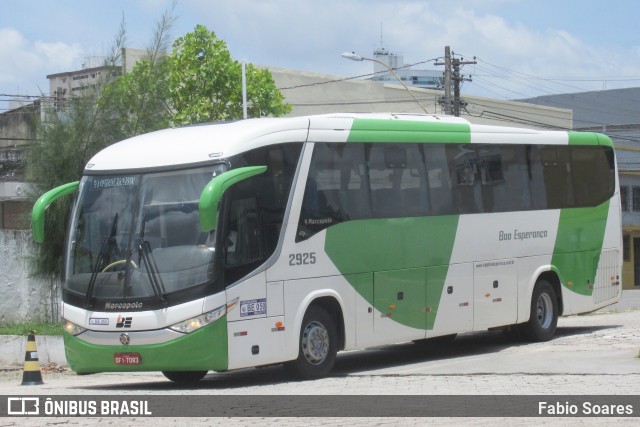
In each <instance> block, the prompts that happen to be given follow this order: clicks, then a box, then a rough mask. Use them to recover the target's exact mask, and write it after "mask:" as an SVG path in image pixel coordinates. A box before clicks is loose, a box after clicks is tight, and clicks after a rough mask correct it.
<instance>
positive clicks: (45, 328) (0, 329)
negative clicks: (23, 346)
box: [0, 322, 62, 335]
mask: <svg viewBox="0 0 640 427" xmlns="http://www.w3.org/2000/svg"><path fill="white" fill-rule="evenodd" d="M29 331H35V333H36V335H62V325H61V324H60V323H47V322H15V323H3V324H0V335H29Z"/></svg>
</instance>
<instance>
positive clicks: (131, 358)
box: [113, 353, 142, 365]
mask: <svg viewBox="0 0 640 427" xmlns="http://www.w3.org/2000/svg"><path fill="white" fill-rule="evenodd" d="M113 362H114V363H115V364H116V365H139V364H140V363H142V357H141V356H140V353H114V355H113Z"/></svg>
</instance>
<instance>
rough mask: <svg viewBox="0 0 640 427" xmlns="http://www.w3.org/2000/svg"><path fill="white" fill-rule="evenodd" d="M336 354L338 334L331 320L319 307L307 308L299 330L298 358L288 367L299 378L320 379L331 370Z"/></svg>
mask: <svg viewBox="0 0 640 427" xmlns="http://www.w3.org/2000/svg"><path fill="white" fill-rule="evenodd" d="M337 352H338V333H337V332H336V326H335V322H334V321H333V318H332V317H331V316H330V315H329V314H328V313H327V312H326V311H325V310H324V309H322V308H320V307H317V306H311V307H309V309H308V310H307V312H306V313H305V315H304V319H303V320H302V326H301V328H300V338H299V341H298V358H297V359H296V360H294V361H292V362H290V363H289V367H290V368H291V369H292V370H293V371H294V373H295V374H297V375H298V376H299V377H301V378H304V379H311V378H320V377H323V376H325V375H327V374H328V373H329V372H331V369H333V365H334V364H335V361H336V353H337Z"/></svg>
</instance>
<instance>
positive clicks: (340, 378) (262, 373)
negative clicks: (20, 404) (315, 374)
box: [0, 291, 640, 426]
mask: <svg viewBox="0 0 640 427" xmlns="http://www.w3.org/2000/svg"><path fill="white" fill-rule="evenodd" d="M629 296H630V295H625V301H623V303H621V304H619V305H618V306H617V307H612V308H609V309H608V310H609V311H608V312H606V313H603V312H598V313H594V314H591V315H585V316H572V317H567V318H562V319H560V321H559V327H558V331H557V336H556V338H555V339H553V340H551V341H549V342H546V343H533V344H532V343H512V342H510V341H508V340H507V339H506V338H505V337H504V336H503V335H502V334H501V333H499V332H485V333H473V334H464V335H461V336H459V337H458V338H457V339H456V340H455V341H454V342H453V343H451V344H450V345H449V346H447V347H445V348H437V347H429V348H424V347H421V346H419V345H415V344H412V343H408V344H400V345H395V346H385V347H379V348H375V349H369V350H365V351H357V352H347V353H342V354H340V355H339V358H338V362H337V365H336V369H335V372H334V375H333V376H332V377H330V378H325V379H321V380H316V381H306V382H299V381H294V380H292V379H291V378H290V377H288V376H287V375H286V374H285V372H284V371H283V369H282V368H280V367H270V368H263V369H247V370H241V371H237V372H230V373H221V374H215V373H212V374H209V375H208V376H207V377H206V378H205V379H204V380H203V381H201V382H200V383H198V384H197V385H196V386H191V387H185V386H177V385H175V384H173V383H171V382H169V381H167V380H165V379H164V377H163V376H162V375H161V374H146V373H145V374H132V375H123V374H97V375H89V376H77V375H75V374H73V373H70V372H63V373H45V374H44V376H43V378H44V382H45V384H44V385H41V386H20V385H19V384H20V382H21V375H22V373H21V372H20V371H15V370H14V371H5V372H0V395H6V394H9V395H25V394H36V395H40V396H54V395H79V396H81V395H107V396H116V395H117V396H123V395H161V396H162V395H195V396H203V395H226V396H228V395H271V396H281V395H353V394H359V395H379V394H384V395H460V394H462V395H523V394H525V395H594V394H598V395H620V396H627V395H638V394H640V358H639V356H640V328H639V327H638V325H640V309H637V308H635V307H637V305H635V304H633V303H629V301H628V298H629ZM631 296H633V298H636V297H640V292H636V291H634V292H633V293H631ZM633 298H632V299H633ZM638 302H640V298H638ZM611 310H613V311H611ZM212 398H213V396H212ZM635 409H636V412H640V407H639V408H635ZM30 421H31V422H29V420H26V419H17V418H4V419H2V418H0V426H5V425H35V424H37V425H42V424H48V425H58V424H65V425H87V424H92V425H94V424H105V423H106V424H112V423H113V424H115V423H117V424H118V425H138V424H139V423H143V422H153V423H155V424H158V425H196V424H198V425H200V424H201V425H215V424H219V425H253V424H261V425H265V424H266V425H306V426H309V425H319V426H324V425H343V424H349V425H353V426H360V425H362V426H365V425H366V426H371V425H374V426H377V425H397V424H402V425H424V424H426V423H430V424H435V425H493V424H495V423H499V422H504V423H508V424H509V425H566V426H573V425H603V424H604V425H608V424H610V423H611V422H613V421H614V419H609V418H606V419H603V418H504V419H496V418H476V419H472V418H450V419H449V418H435V419H426V418H402V419H397V418H304V419H301V418H196V419H187V418H163V419H158V418H153V419H147V420H142V419H126V418H125V419H113V418H96V419H78V418H62V419H58V418H56V419H47V418H39V419H35V420H30ZM616 421H617V422H618V423H621V424H622V425H637V424H638V422H637V415H636V418H620V419H617V420H616Z"/></svg>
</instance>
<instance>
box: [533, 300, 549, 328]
mask: <svg viewBox="0 0 640 427" xmlns="http://www.w3.org/2000/svg"><path fill="white" fill-rule="evenodd" d="M536 316H537V318H538V324H539V325H540V326H541V327H542V328H543V329H548V328H549V326H551V321H552V320H553V303H552V301H551V297H550V296H549V294H547V293H543V294H542V295H540V296H539V297H538V302H537V304H536Z"/></svg>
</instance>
